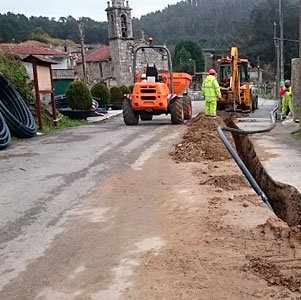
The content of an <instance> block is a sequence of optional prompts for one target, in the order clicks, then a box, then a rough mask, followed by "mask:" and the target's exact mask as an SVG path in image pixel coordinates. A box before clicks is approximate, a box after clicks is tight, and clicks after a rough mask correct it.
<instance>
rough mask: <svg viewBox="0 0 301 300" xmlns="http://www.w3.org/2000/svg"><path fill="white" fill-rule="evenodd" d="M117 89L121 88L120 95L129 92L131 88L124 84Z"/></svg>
mask: <svg viewBox="0 0 301 300" xmlns="http://www.w3.org/2000/svg"><path fill="white" fill-rule="evenodd" d="M119 89H120V90H121V92H122V95H124V94H131V90H130V89H129V88H128V87H127V86H125V85H122V86H121V87H120V88H119Z"/></svg>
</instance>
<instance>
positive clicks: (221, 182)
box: [200, 174, 247, 191]
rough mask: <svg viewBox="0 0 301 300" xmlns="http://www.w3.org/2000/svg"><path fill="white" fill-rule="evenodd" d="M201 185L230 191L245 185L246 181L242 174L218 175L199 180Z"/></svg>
mask: <svg viewBox="0 0 301 300" xmlns="http://www.w3.org/2000/svg"><path fill="white" fill-rule="evenodd" d="M200 184H201V185H204V184H206V185H211V186H214V187H217V188H221V189H223V190H227V191H231V190H236V189H239V188H241V187H246V186H247V181H246V179H245V178H244V177H243V176H242V175H238V174H234V175H220V176H212V177H209V178H207V179H205V180H201V182H200Z"/></svg>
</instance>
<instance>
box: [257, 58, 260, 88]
mask: <svg viewBox="0 0 301 300" xmlns="http://www.w3.org/2000/svg"><path fill="white" fill-rule="evenodd" d="M259 83H260V58H259V56H257V87H258V89H259Z"/></svg>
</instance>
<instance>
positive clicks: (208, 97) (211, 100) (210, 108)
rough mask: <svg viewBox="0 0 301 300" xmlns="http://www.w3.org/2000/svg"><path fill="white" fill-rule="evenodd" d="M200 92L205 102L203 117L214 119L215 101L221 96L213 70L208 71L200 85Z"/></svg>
mask: <svg viewBox="0 0 301 300" xmlns="http://www.w3.org/2000/svg"><path fill="white" fill-rule="evenodd" d="M202 92H203V95H204V97H205V101H206V105H205V115H206V116H207V117H216V108H217V100H218V99H221V97H222V94H221V90H220V87H219V84H218V82H217V79H216V71H215V70H214V69H211V70H209V75H208V76H207V78H206V79H205V80H204V82H203V85H202Z"/></svg>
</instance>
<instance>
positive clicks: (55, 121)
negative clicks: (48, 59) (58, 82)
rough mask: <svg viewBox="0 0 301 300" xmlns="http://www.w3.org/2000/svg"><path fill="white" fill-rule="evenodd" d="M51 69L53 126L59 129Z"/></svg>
mask: <svg viewBox="0 0 301 300" xmlns="http://www.w3.org/2000/svg"><path fill="white" fill-rule="evenodd" d="M49 69H50V76H51V108H52V119H53V125H54V127H57V124H58V119H57V114H56V103H55V99H54V92H55V90H54V86H53V77H52V69H51V66H50V67H49Z"/></svg>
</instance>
